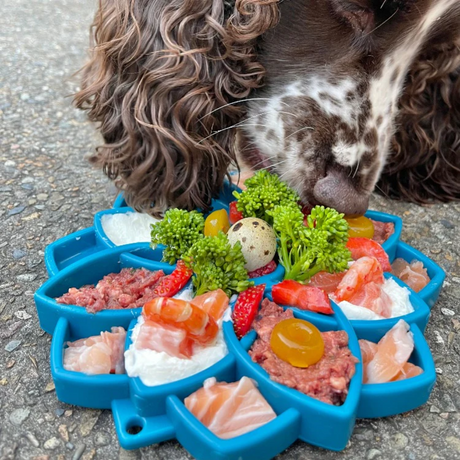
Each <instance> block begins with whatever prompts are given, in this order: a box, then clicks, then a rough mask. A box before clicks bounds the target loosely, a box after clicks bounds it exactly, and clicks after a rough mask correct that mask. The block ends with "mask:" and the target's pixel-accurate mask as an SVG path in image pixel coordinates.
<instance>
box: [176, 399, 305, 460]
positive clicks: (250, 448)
mask: <svg viewBox="0 0 460 460" xmlns="http://www.w3.org/2000/svg"><path fill="white" fill-rule="evenodd" d="M167 411H168V417H169V419H170V420H171V421H172V423H173V425H174V427H175V430H176V438H177V440H178V441H179V442H180V443H181V444H182V445H183V446H184V447H185V448H186V449H187V450H188V451H189V452H190V453H191V454H192V455H193V457H194V458H196V459H198V460H207V459H211V458H212V459H221V460H224V459H225V460H239V459H241V460H269V459H271V458H273V457H275V456H276V455H277V454H279V453H280V452H282V451H283V450H284V449H286V448H287V447H289V446H290V445H291V444H292V443H293V442H294V441H295V440H296V439H297V438H298V436H299V431H300V413H299V412H298V411H297V410H296V409H294V408H290V409H287V410H285V411H283V412H281V413H277V417H276V418H275V419H274V420H272V421H270V422H268V423H267V424H265V425H263V426H261V427H259V428H257V429H255V430H253V431H250V432H249V433H245V434H243V435H241V436H237V437H235V438H231V439H221V438H219V437H217V436H216V435H215V434H214V433H212V432H211V431H210V430H209V429H208V428H206V427H205V426H204V425H203V424H202V423H201V422H200V421H199V420H198V419H197V418H196V417H195V416H194V415H193V414H192V413H191V412H189V411H188V409H187V408H186V407H185V406H184V404H183V403H182V401H181V400H179V398H177V397H174V396H173V397H170V398H168V401H167Z"/></svg>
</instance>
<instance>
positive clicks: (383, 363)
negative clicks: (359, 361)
mask: <svg viewBox="0 0 460 460" xmlns="http://www.w3.org/2000/svg"><path fill="white" fill-rule="evenodd" d="M413 349H414V338H413V335H412V332H410V331H409V325H408V324H407V323H406V322H405V321H404V320H402V319H400V320H399V321H398V322H397V323H396V324H395V325H394V326H393V327H392V328H391V329H390V330H389V331H388V332H387V333H386V334H385V335H384V336H383V337H382V339H381V340H380V342H379V343H378V349H377V353H376V354H375V356H374V358H373V359H372V360H371V361H370V362H369V364H368V365H367V383H384V382H389V381H391V380H392V379H393V378H394V377H395V376H396V375H398V373H399V372H401V370H402V369H403V367H404V365H405V364H406V363H407V361H408V359H409V357H410V355H411V353H412V351H413Z"/></svg>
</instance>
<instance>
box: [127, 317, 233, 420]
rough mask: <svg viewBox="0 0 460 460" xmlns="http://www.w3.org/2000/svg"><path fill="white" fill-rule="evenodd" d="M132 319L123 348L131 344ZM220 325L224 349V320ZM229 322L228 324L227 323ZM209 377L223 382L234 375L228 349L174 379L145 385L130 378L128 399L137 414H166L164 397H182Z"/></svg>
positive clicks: (147, 415) (143, 415) (231, 357)
mask: <svg viewBox="0 0 460 460" xmlns="http://www.w3.org/2000/svg"><path fill="white" fill-rule="evenodd" d="M136 322H137V321H136V320H135V321H133V322H132V323H131V325H130V328H129V331H128V340H127V349H128V348H129V346H130V345H131V344H132V340H131V337H132V331H133V329H134V326H135V325H136ZM223 324H224V326H223V330H224V340H225V342H226V344H227V348H228V338H227V336H226V334H225V330H226V328H225V325H226V324H227V322H224V323H223ZM229 324H230V325H231V323H229ZM210 377H216V378H217V379H218V380H224V381H232V380H233V379H234V378H235V357H234V356H233V355H232V354H231V353H230V350H229V352H228V353H227V355H225V356H224V357H223V358H222V359H220V360H219V361H217V362H216V363H214V364H212V365H211V366H210V367H208V368H207V369H204V370H202V371H200V372H198V373H196V374H194V375H191V376H189V377H186V378H183V379H181V380H176V381H174V382H170V383H164V384H161V385H156V386H147V385H145V384H144V383H143V382H142V380H141V378H140V377H133V378H130V381H129V385H130V391H131V401H132V403H133V405H134V407H135V409H136V413H137V414H138V415H139V416H141V417H152V416H160V415H164V414H166V400H167V398H168V396H170V395H175V396H177V397H178V398H180V399H184V398H185V397H187V396H188V395H190V394H191V393H193V392H194V391H196V390H198V389H199V388H200V387H201V386H202V385H203V382H204V381H205V380H206V379H208V378H210Z"/></svg>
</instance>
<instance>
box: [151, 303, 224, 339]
mask: <svg viewBox="0 0 460 460" xmlns="http://www.w3.org/2000/svg"><path fill="white" fill-rule="evenodd" d="M142 314H143V315H144V317H145V318H146V319H149V320H151V321H154V322H157V323H160V324H161V323H163V324H169V325H171V326H175V327H177V328H179V329H184V330H185V331H186V332H187V335H189V336H190V337H191V338H193V340H195V341H196V342H198V343H201V344H203V345H204V344H207V343H210V342H212V341H213V340H214V339H215V338H216V336H217V333H218V331H219V326H218V325H217V323H216V322H215V321H214V319H213V318H212V317H211V316H210V315H208V313H206V312H205V311H203V310H202V309H201V308H199V307H197V306H195V305H193V304H192V303H190V302H187V301H185V300H180V299H171V298H168V297H157V298H156V299H153V300H151V301H150V302H147V303H146V304H145V305H144V308H143V310H142Z"/></svg>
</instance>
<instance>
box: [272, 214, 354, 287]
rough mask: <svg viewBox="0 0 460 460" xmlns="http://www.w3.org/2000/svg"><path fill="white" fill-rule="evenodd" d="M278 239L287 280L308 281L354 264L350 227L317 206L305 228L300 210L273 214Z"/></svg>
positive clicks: (280, 257) (339, 216)
mask: <svg viewBox="0 0 460 460" xmlns="http://www.w3.org/2000/svg"><path fill="white" fill-rule="evenodd" d="M270 214H271V215H272V217H273V228H274V230H275V233H276V235H277V237H278V239H279V241H278V256H279V260H280V263H281V265H283V267H284V269H285V270H286V273H285V276H284V279H293V280H297V281H301V282H302V281H306V280H308V279H310V278H311V277H312V276H313V275H315V274H316V273H318V272H320V271H327V272H329V273H338V272H342V271H344V270H346V269H347V267H348V262H349V261H350V260H351V254H350V251H349V250H348V249H347V247H346V244H347V241H348V223H347V221H346V220H345V219H343V214H339V213H338V212H337V211H336V210H335V209H331V208H325V207H324V206H316V207H314V208H313V210H312V211H311V214H310V215H309V216H308V218H307V225H304V223H303V220H304V215H303V213H302V211H301V210H300V208H299V207H297V208H296V207H293V206H277V207H276V208H275V209H274V210H273V211H270Z"/></svg>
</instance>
